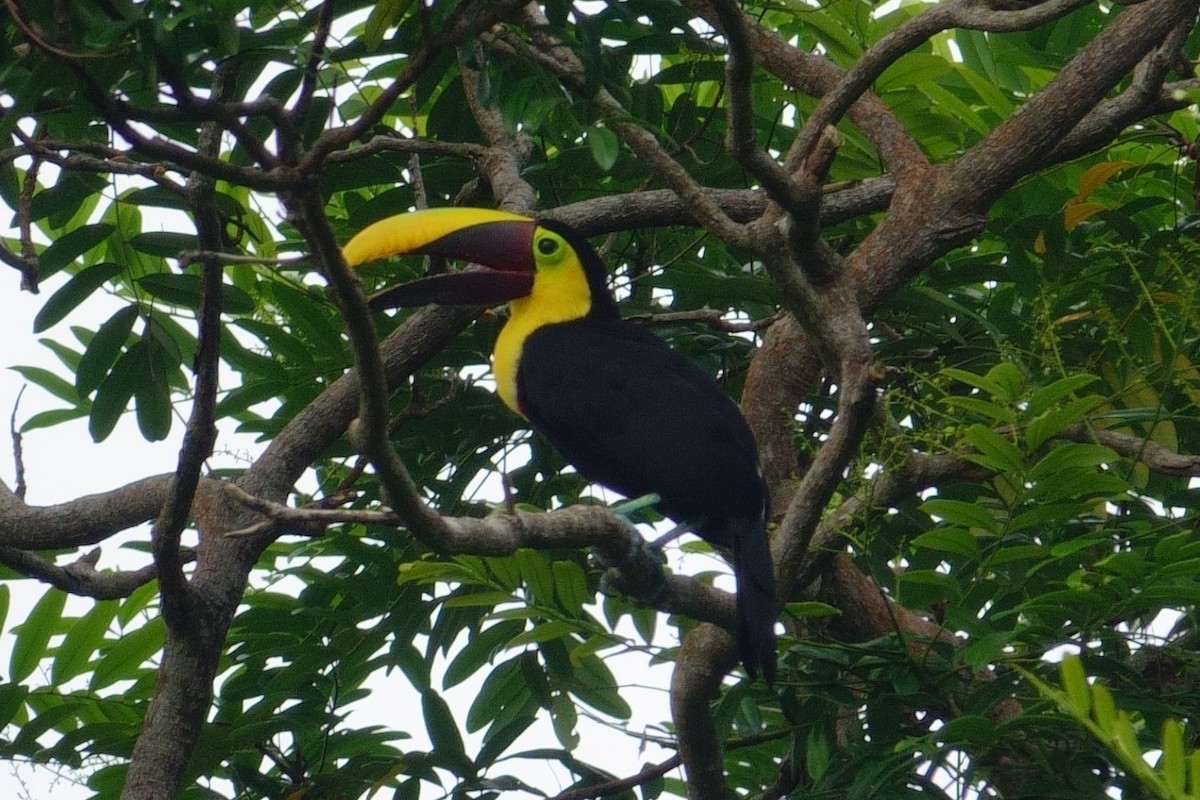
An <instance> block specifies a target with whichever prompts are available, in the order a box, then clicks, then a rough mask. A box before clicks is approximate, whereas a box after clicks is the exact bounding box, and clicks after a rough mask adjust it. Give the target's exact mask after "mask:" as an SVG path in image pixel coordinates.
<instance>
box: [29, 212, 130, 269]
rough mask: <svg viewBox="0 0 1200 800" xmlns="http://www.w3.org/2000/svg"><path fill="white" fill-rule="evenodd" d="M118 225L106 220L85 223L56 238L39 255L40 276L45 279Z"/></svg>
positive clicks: (101, 239) (95, 244) (103, 237)
mask: <svg viewBox="0 0 1200 800" xmlns="http://www.w3.org/2000/svg"><path fill="white" fill-rule="evenodd" d="M114 230H116V226H114V225H109V224H108V223H106V222H97V223H95V224H93V225H84V226H83V227H82V228H76V229H75V230H73V231H70V232H68V233H65V234H63V235H62V236H59V237H58V238H57V239H55V240H54V241H53V242H51V244H50V245H49V246H48V247H47V248H46V249H45V250H43V251H42V252H41V255H39V256H38V267H39V270H38V278H39V279H41V280H45V279H46V278H48V277H50V276H51V275H53V274H54V273H56V272H58V271H59V270H61V269H63V268H64V267H66V266H67V265H68V264H70V263H72V262H73V261H75V259H77V258H79V257H80V256H81V255H83V254H84V253H86V252H88V251H89V250H91V249H92V248H93V247H97V246H99V245H100V243H101V242H103V241H104V240H105V239H107V238H108V237H109V236H110V235H111V234H112V232H113V231H114Z"/></svg>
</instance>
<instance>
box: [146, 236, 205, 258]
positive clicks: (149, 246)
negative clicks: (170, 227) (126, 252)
mask: <svg viewBox="0 0 1200 800" xmlns="http://www.w3.org/2000/svg"><path fill="white" fill-rule="evenodd" d="M129 244H130V245H132V246H133V249H134V250H137V251H138V252H141V253H146V254H147V255H151V256H159V257H160V258H179V254H180V253H186V252H190V251H193V250H199V249H200V240H199V239H198V238H197V237H196V234H194V233H178V232H175V231H147V232H144V233H138V234H135V235H133V236H131V237H130V238H129Z"/></svg>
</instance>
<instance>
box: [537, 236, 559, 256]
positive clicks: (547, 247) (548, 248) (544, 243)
mask: <svg viewBox="0 0 1200 800" xmlns="http://www.w3.org/2000/svg"><path fill="white" fill-rule="evenodd" d="M537 249H538V252H539V253H541V254H542V255H544V256H552V255H554V254H555V253H557V252H558V242H556V241H554V240H553V239H539V240H538V243H537Z"/></svg>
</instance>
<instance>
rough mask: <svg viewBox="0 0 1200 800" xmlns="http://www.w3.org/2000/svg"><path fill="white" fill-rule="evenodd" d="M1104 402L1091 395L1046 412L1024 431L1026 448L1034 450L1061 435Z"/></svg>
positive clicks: (1099, 397) (1098, 397) (1100, 398)
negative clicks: (1069, 426) (1053, 437)
mask: <svg viewBox="0 0 1200 800" xmlns="http://www.w3.org/2000/svg"><path fill="white" fill-rule="evenodd" d="M1104 402H1105V400H1104V398H1103V397H1101V396H1100V395H1097V394H1093V395H1088V396H1087V397H1081V398H1079V399H1078V400H1071V401H1069V402H1068V403H1066V404H1065V405H1063V406H1061V407H1059V408H1055V409H1051V410H1050V411H1047V412H1046V413H1044V414H1042V415H1041V416H1039V417H1037V418H1036V419H1034V420H1033V422H1030V423H1029V427H1027V428H1026V429H1025V445H1026V447H1028V448H1029V449H1030V450H1036V449H1037V448H1039V447H1041V446H1042V444H1043V443H1044V442H1045V441H1046V440H1047V439H1049V438H1050V437H1052V436H1057V435H1058V434H1060V433H1062V432H1063V431H1064V430H1065V429H1066V428H1067V426H1068V425H1071V424H1073V423H1076V422H1079V421H1080V420H1082V419H1084V418H1085V417H1086V416H1087V414H1088V412H1090V411H1094V410H1095V409H1097V408H1099V407H1100V406H1101V405H1102V404H1103V403H1104Z"/></svg>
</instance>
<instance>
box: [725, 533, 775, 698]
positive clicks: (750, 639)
mask: <svg viewBox="0 0 1200 800" xmlns="http://www.w3.org/2000/svg"><path fill="white" fill-rule="evenodd" d="M729 527H730V531H729V532H730V534H731V537H730V538H732V539H733V572H734V574H735V575H736V576H737V617H738V618H737V640H738V649H739V650H740V651H741V654H742V664H743V665H745V667H746V672H747V673H748V674H749V675H750V677H751V679H754V678H757V677H758V673H759V671H760V670H761V671H762V675H763V678H764V679H765V680H766V682H767V685H768V686H771V685H773V684H774V683H775V649H776V645H775V620H776V614H777V610H776V606H775V567H774V565H773V564H772V563H771V548H770V545H769V543H768V542H767V534H766V531H765V530H764V529H763V523H762V520H758V519H741V520H733V521H732V522H731V523H730V526H729Z"/></svg>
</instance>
